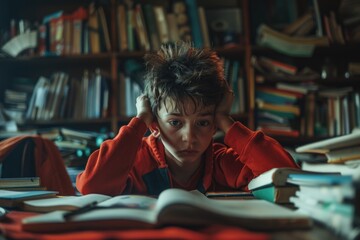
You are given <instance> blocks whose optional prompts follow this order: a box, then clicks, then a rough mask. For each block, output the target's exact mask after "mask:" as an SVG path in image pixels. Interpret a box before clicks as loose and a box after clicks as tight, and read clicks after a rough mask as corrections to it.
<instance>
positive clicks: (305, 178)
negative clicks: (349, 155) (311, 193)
mask: <svg viewBox="0 0 360 240" xmlns="http://www.w3.org/2000/svg"><path fill="white" fill-rule="evenodd" d="M287 182H288V183H292V184H296V185H314V186H317V185H338V184H351V183H352V176H350V175H340V174H296V173H294V174H289V176H288V179H287Z"/></svg>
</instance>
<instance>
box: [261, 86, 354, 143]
mask: <svg viewBox="0 0 360 240" xmlns="http://www.w3.org/2000/svg"><path fill="white" fill-rule="evenodd" d="M255 98H256V102H257V105H256V121H257V122H256V124H257V128H258V129H261V130H263V131H264V132H267V133H269V134H272V135H280V136H292V137H298V136H308V137H314V136H319V137H329V136H340V135H345V134H349V133H350V132H351V131H352V129H354V128H358V127H359V126H360V92H359V91H358V90H356V89H354V88H353V87H351V86H348V87H342V88H336V89H335V88H331V87H324V86H320V85H317V84H314V83H297V84H296V83H284V82H278V83H276V84H274V85H263V86H258V87H257V88H256V92H255Z"/></svg>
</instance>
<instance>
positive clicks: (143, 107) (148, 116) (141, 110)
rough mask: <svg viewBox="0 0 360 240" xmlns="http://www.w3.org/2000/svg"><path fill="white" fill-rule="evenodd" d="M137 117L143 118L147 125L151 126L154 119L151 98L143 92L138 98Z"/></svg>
mask: <svg viewBox="0 0 360 240" xmlns="http://www.w3.org/2000/svg"><path fill="white" fill-rule="evenodd" d="M136 110H137V114H136V117H138V118H140V119H142V120H143V121H144V122H145V124H146V126H147V127H149V126H150V124H151V123H152V122H153V120H154V115H153V113H152V110H151V106H150V101H149V98H148V97H147V96H146V95H145V94H141V95H140V96H138V97H137V98H136Z"/></svg>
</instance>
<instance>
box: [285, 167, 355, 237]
mask: <svg viewBox="0 0 360 240" xmlns="http://www.w3.org/2000/svg"><path fill="white" fill-rule="evenodd" d="M288 182H291V183H293V184H296V185H298V186H299V191H297V192H296V196H292V197H290V201H291V202H292V203H294V205H295V207H296V208H298V209H299V211H300V212H303V213H305V214H308V215H309V216H311V217H312V218H313V219H314V220H315V221H318V222H320V223H321V224H323V225H325V226H326V227H328V228H330V229H332V230H333V231H334V232H335V233H337V234H339V235H340V236H342V237H345V238H346V239H357V237H359V236H360V235H359V234H360V225H359V224H358V222H359V217H360V216H359V213H358V211H359V203H358V202H357V201H356V199H355V196H356V194H359V193H356V191H358V190H356V189H357V188H356V187H355V184H356V183H354V181H353V179H352V177H351V176H350V175H331V174H329V175H319V174H313V175H302V174H291V175H289V178H288ZM357 184H358V183H357Z"/></svg>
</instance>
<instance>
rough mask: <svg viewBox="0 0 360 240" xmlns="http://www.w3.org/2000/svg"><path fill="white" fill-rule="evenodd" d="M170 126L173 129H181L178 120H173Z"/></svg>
mask: <svg viewBox="0 0 360 240" xmlns="http://www.w3.org/2000/svg"><path fill="white" fill-rule="evenodd" d="M169 124H170V125H171V126H173V127H179V126H180V125H181V122H180V121H178V120H171V121H169Z"/></svg>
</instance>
